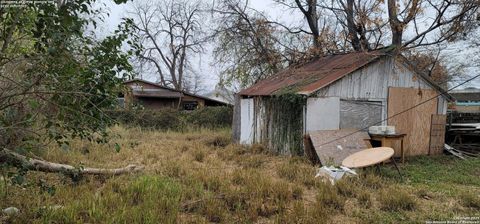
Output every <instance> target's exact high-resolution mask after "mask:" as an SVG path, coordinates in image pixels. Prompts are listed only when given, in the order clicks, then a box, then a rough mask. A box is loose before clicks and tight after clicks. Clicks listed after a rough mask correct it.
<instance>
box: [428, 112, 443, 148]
mask: <svg viewBox="0 0 480 224" xmlns="http://www.w3.org/2000/svg"><path fill="white" fill-rule="evenodd" d="M446 124H447V115H440V114H432V125H431V128H430V148H429V152H428V154H429V155H439V154H442V152H443V148H444V144H445V126H446Z"/></svg>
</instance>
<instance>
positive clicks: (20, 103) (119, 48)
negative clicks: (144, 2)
mask: <svg viewBox="0 0 480 224" xmlns="http://www.w3.org/2000/svg"><path fill="white" fill-rule="evenodd" d="M124 1H126V0H116V3H118V4H119V3H123V2H124ZM94 2H95V1H94V0H72V1H65V2H57V3H56V4H35V5H33V4H28V5H24V6H22V7H15V8H14V7H11V8H0V29H1V30H0V46H1V48H0V162H1V163H2V165H4V166H5V165H8V166H12V165H13V166H17V167H19V166H21V167H23V168H25V167H27V168H32V169H35V168H37V169H38V167H35V166H30V165H31V164H30V163H29V162H30V161H29V160H28V157H23V156H22V155H27V156H29V155H31V153H32V152H41V149H42V148H43V147H44V145H45V144H48V143H50V142H52V141H54V142H57V143H58V144H61V145H62V146H63V147H68V139H70V138H75V137H79V138H83V139H88V140H91V141H97V142H104V141H105V139H106V137H107V132H106V128H107V127H108V125H110V124H112V122H113V121H112V120H111V119H110V118H109V117H108V116H106V115H105V113H104V112H103V111H104V109H107V108H112V107H114V106H115V104H116V96H117V94H118V92H119V91H120V90H121V88H122V82H123V80H124V79H125V78H127V77H128V76H130V75H131V74H132V67H131V65H130V63H129V58H130V57H131V56H132V55H133V54H135V52H136V51H137V49H138V48H139V46H137V45H136V44H135V41H132V40H134V36H132V35H131V25H132V24H133V23H132V21H131V20H128V19H125V20H124V21H123V22H122V23H121V24H120V25H119V26H118V28H117V30H116V31H115V32H114V33H113V34H112V35H110V36H108V37H106V38H104V39H102V40H97V39H95V38H93V37H92V35H89V33H88V32H87V30H88V29H87V28H88V27H93V28H96V26H97V21H98V19H100V18H101V13H100V11H99V10H97V9H94V7H92V4H93V3H94ZM125 46H130V47H129V50H123V47H125ZM45 171H55V170H48V169H45Z"/></svg>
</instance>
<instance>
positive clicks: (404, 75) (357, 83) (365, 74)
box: [316, 57, 431, 100]
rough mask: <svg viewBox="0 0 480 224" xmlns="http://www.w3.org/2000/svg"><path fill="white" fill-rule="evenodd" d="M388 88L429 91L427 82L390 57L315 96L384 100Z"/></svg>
mask: <svg viewBox="0 0 480 224" xmlns="http://www.w3.org/2000/svg"><path fill="white" fill-rule="evenodd" d="M388 87H414V88H422V89H431V87H430V85H428V83H427V82H425V81H423V80H422V79H420V78H419V77H417V75H415V74H414V73H413V72H412V71H410V70H409V69H407V68H406V67H405V66H403V65H401V64H398V63H395V61H394V59H392V58H390V57H384V58H382V59H380V61H378V62H376V63H375V62H374V63H371V64H370V65H368V66H366V67H364V68H361V69H359V70H357V71H355V72H353V73H351V74H349V75H347V76H345V77H344V78H342V79H340V80H338V81H336V82H334V83H333V84H331V85H329V86H327V87H325V88H322V89H321V90H319V91H318V92H317V94H316V95H317V96H322V97H328V96H337V97H340V98H342V99H367V100H368V99H384V100H386V99H387V98H388Z"/></svg>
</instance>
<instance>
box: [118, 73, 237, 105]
mask: <svg viewBox="0 0 480 224" xmlns="http://www.w3.org/2000/svg"><path fill="white" fill-rule="evenodd" d="M124 84H125V85H126V86H127V87H129V91H127V92H126V93H124V94H123V95H122V96H120V97H119V103H120V105H124V107H128V106H132V105H141V106H143V107H144V108H146V109H153V110H155V109H162V108H175V109H181V110H195V109H197V108H201V107H205V106H207V107H208V106H227V105H229V104H227V103H224V102H221V101H218V100H214V99H210V98H208V97H204V96H200V95H196V94H192V93H187V92H185V91H179V90H175V89H173V88H170V87H165V86H162V85H159V84H156V83H153V82H149V81H146V80H142V79H132V80H129V81H126V82H125V83H124Z"/></svg>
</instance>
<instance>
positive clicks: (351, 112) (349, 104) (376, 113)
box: [340, 100, 382, 129]
mask: <svg viewBox="0 0 480 224" xmlns="http://www.w3.org/2000/svg"><path fill="white" fill-rule="evenodd" d="M381 121H382V102H381V101H380V102H379V101H356V100H342V101H340V129H342V128H356V129H367V128H368V127H370V126H374V125H380V124H381Z"/></svg>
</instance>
